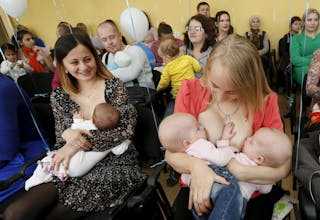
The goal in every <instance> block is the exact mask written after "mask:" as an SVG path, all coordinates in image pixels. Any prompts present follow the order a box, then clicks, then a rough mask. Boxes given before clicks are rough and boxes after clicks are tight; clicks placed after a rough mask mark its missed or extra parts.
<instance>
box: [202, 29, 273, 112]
mask: <svg viewBox="0 0 320 220" xmlns="http://www.w3.org/2000/svg"><path fill="white" fill-rule="evenodd" d="M218 59H219V61H220V62H221V63H222V65H223V66H224V67H226V68H227V69H228V70H229V71H228V72H229V74H230V75H229V76H226V78H229V79H230V80H231V83H232V84H233V88H234V89H235V91H236V93H237V95H238V98H239V101H240V102H242V103H243V104H244V105H245V106H246V108H247V111H248V113H249V114H254V112H255V111H257V110H259V109H262V108H263V103H264V98H265V97H266V96H267V95H268V94H269V93H271V89H270V87H269V85H268V82H267V80H266V76H265V73H264V70H263V66H262V62H261V58H260V55H259V53H258V51H257V49H256V47H255V46H254V45H253V44H252V43H251V42H250V41H249V40H248V39H246V38H245V37H242V36H240V35H237V34H231V35H229V36H228V37H226V38H225V39H224V40H222V41H221V42H218V43H217V44H216V45H215V46H214V48H213V50H212V52H211V54H210V56H209V58H208V60H207V63H206V65H205V67H204V71H203V76H202V78H201V83H202V85H203V86H204V87H207V88H209V89H211V88H210V85H209V75H210V72H211V69H213V68H214V66H213V65H212V63H213V61H215V60H218ZM212 97H213V98H212V99H214V96H212ZM213 101H214V100H213Z"/></svg>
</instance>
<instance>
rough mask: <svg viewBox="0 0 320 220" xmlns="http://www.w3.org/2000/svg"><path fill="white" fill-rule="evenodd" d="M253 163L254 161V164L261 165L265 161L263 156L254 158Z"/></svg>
mask: <svg viewBox="0 0 320 220" xmlns="http://www.w3.org/2000/svg"><path fill="white" fill-rule="evenodd" d="M253 161H254V162H255V163H256V164H258V165H262V164H263V162H264V161H265V159H264V157H263V156H258V157H256V158H254V160H253Z"/></svg>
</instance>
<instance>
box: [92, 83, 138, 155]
mask: <svg viewBox="0 0 320 220" xmlns="http://www.w3.org/2000/svg"><path fill="white" fill-rule="evenodd" d="M105 97H106V101H107V102H109V103H110V104H111V105H112V106H113V107H115V108H116V109H117V110H118V112H119V114H120V121H119V123H118V126H117V127H115V128H113V129H108V130H105V131H101V132H99V133H98V132H97V133H95V134H94V135H99V137H100V138H99V139H100V140H101V141H103V143H104V144H101V145H99V146H94V147H99V149H94V150H97V151H105V150H107V149H110V148H111V147H114V146H115V145H118V144H120V143H122V142H123V141H125V140H126V139H131V138H132V137H133V135H134V130H135V126H136V123H137V111H136V109H135V107H134V106H133V105H132V104H130V103H129V99H128V95H127V90H126V88H125V87H124V85H123V83H122V82H121V81H120V80H119V79H118V78H113V79H110V80H107V81H106V92H105ZM115 137H117V138H116V139H115ZM93 138H94V137H93Z"/></svg>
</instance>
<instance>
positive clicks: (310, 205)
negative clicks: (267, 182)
mask: <svg viewBox="0 0 320 220" xmlns="http://www.w3.org/2000/svg"><path fill="white" fill-rule="evenodd" d="M319 133H320V131H319V130H318V131H316V132H313V133H312V134H310V137H309V138H304V139H301V142H300V146H299V149H297V156H296V157H297V160H296V162H297V170H295V172H294V176H295V177H296V178H297V179H298V185H299V192H298V198H299V207H300V212H301V217H302V219H309V220H313V219H314V220H316V219H319V218H320V188H319V185H320V164H319V156H320V147H319V146H320V145H319Z"/></svg>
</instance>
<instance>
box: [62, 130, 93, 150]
mask: <svg viewBox="0 0 320 220" xmlns="http://www.w3.org/2000/svg"><path fill="white" fill-rule="evenodd" d="M84 134H87V135H89V136H91V133H90V131H87V130H83V129H71V128H68V129H66V130H65V131H64V132H63V133H62V138H63V139H64V140H65V141H66V142H67V144H71V145H72V146H73V147H75V148H76V149H82V150H89V149H90V148H91V144H90V143H89V142H88V141H87V139H86V138H85V137H84V136H83V135H84Z"/></svg>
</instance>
